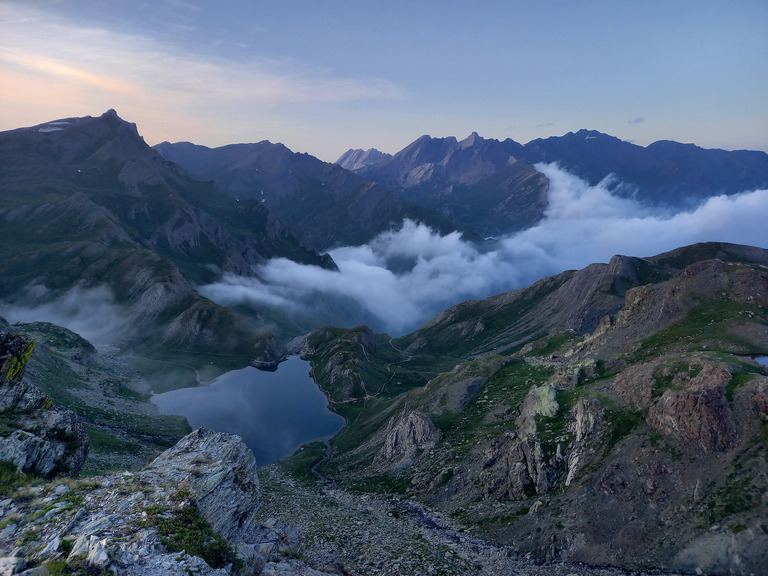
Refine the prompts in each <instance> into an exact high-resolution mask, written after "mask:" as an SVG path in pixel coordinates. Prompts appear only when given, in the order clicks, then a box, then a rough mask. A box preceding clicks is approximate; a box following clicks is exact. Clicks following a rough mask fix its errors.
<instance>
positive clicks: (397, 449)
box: [373, 411, 440, 466]
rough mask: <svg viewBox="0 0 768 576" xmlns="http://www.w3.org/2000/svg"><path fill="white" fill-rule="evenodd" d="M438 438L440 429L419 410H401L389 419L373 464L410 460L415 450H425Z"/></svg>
mask: <svg viewBox="0 0 768 576" xmlns="http://www.w3.org/2000/svg"><path fill="white" fill-rule="evenodd" d="M438 440H440V430H439V429H438V428H437V426H435V425H434V423H433V422H432V420H430V419H429V418H428V417H427V416H425V415H424V414H422V413H421V412H415V411H412V412H403V413H401V414H400V415H399V416H396V417H395V418H393V419H392V420H391V421H390V425H389V431H388V432H387V436H386V438H385V440H384V445H383V446H382V447H381V449H380V450H379V452H378V453H377V454H376V457H375V458H374V461H373V463H374V466H375V465H379V464H384V463H393V462H394V463H398V462H403V463H404V461H409V460H411V459H412V458H413V457H414V456H415V454H416V451H417V450H427V449H429V448H431V447H432V446H434V445H435V444H436V443H437V442H438Z"/></svg>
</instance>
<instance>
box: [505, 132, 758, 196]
mask: <svg viewBox="0 0 768 576" xmlns="http://www.w3.org/2000/svg"><path fill="white" fill-rule="evenodd" d="M520 157H521V158H525V159H526V160H527V161H528V162H531V163H536V162H558V163H559V164H560V165H561V166H562V167H563V168H565V169H566V170H568V171H569V172H571V173H573V174H575V175H577V176H579V177H580V178H583V179H584V180H587V181H588V182H589V183H590V184H593V185H594V184H597V183H598V182H600V181H601V180H602V179H603V178H605V177H606V176H608V175H609V174H614V175H615V176H616V177H617V178H618V180H619V181H620V182H621V184H623V185H624V187H622V188H619V189H617V190H616V192H617V193H619V194H622V195H635V196H636V197H637V198H638V199H640V200H644V201H648V202H652V203H655V204H666V205H670V206H687V205H691V204H697V203H699V202H701V201H702V200H703V199H705V198H708V197H710V196H716V195H719V194H737V193H739V192H744V191H746V190H757V189H763V188H766V187H768V154H766V153H765V152H759V151H751V150H736V151H726V150H717V149H713V150H708V149H704V148H699V147H698V146H695V145H693V144H681V143H679V142H672V141H667V140H664V141H659V142H654V143H653V144H650V145H649V146H647V147H642V146H637V145H635V144H631V143H629V142H625V141H623V140H619V139H618V138H615V137H613V136H609V135H607V134H602V133H600V132H596V131H594V130H579V131H578V132H576V133H573V132H569V133H568V134H565V135H564V136H557V137H552V138H546V139H537V140H532V141H531V142H529V143H528V144H526V145H525V146H523V148H522V152H521V153H520Z"/></svg>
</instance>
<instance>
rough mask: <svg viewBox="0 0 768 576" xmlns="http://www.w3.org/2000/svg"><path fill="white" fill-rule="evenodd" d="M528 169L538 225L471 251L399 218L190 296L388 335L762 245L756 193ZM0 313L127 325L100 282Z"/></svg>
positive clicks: (764, 228) (765, 203)
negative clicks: (622, 190) (638, 266)
mask: <svg viewBox="0 0 768 576" xmlns="http://www.w3.org/2000/svg"><path fill="white" fill-rule="evenodd" d="M536 168H537V169H538V170H540V171H542V172H543V173H544V174H546V176H547V177H548V178H549V180H550V188H549V207H548V208H547V210H546V213H545V217H544V218H543V220H541V222H539V223H538V224H537V225H536V226H534V227H532V228H529V229H527V230H524V231H522V232H519V233H517V234H513V235H510V236H507V237H504V238H499V239H496V240H494V241H493V242H488V243H485V244H484V245H482V246H480V245H476V244H474V243H472V242H468V241H465V240H463V239H462V237H461V234H459V233H458V232H455V233H452V234H447V235H445V236H441V235H440V234H439V233H437V232H435V231H433V230H432V229H430V228H429V227H428V226H425V225H423V224H419V223H416V222H413V221H405V222H403V223H402V225H401V226H400V227H399V228H397V229H393V230H390V231H387V232H384V233H382V234H380V235H379V236H377V237H376V238H374V239H373V240H371V241H370V242H369V243H367V244H365V245H363V246H344V247H337V248H334V249H332V250H330V254H331V256H332V257H333V259H334V261H335V262H336V264H337V266H338V271H334V270H326V269H323V268H319V267H316V266H307V265H303V264H297V263H296V262H292V261H290V260H287V259H284V258H278V259H273V260H270V261H268V262H267V263H266V264H264V265H263V266H260V267H258V268H257V269H256V272H257V274H258V278H254V277H242V276H236V275H232V274H228V275H225V276H224V277H223V278H222V279H221V281H219V282H217V283H215V284H209V285H206V286H201V287H199V288H198V291H199V292H200V293H201V294H202V295H204V296H206V297H208V298H210V299H212V300H214V301H215V302H217V303H219V304H222V305H225V306H252V307H254V308H257V309H263V308H264V307H269V308H278V309H280V310H282V311H284V312H285V313H286V314H287V315H288V316H289V317H290V318H292V319H293V320H294V321H295V322H296V325H297V326H301V327H303V328H305V329H307V330H309V329H311V328H312V327H314V326H317V325H318V324H323V323H325V324H334V325H336V326H347V327H352V326H356V325H359V324H367V325H369V326H371V327H372V328H373V329H374V330H376V331H379V332H388V333H389V334H390V335H392V336H396V335H401V334H404V333H407V332H408V331H410V330H413V329H415V328H417V327H418V326H419V325H420V324H422V323H423V322H425V321H426V320H428V319H429V318H430V317H431V316H433V315H434V314H436V313H438V312H440V311H441V310H444V309H445V308H448V307H449V306H452V305H454V304H457V303H459V302H462V301H464V300H468V299H479V298H485V297H487V296H491V295H493V294H498V293H500V292H505V291H507V290H511V289H513V288H520V287H524V286H527V285H529V284H531V283H533V282H535V281H536V280H539V279H541V278H543V277H545V276H549V275H553V274H557V273H559V272H562V271H564V270H569V269H579V268H583V267H584V266H587V265H589V264H591V263H593V262H607V261H608V260H610V258H611V257H612V256H613V255H615V254H623V255H628V256H638V257H645V256H653V255H656V254H659V253H662V252H665V251H668V250H672V249H674V248H678V247H680V246H685V245H689V244H694V243H696V242H706V241H720V242H732V243H736V244H747V245H752V246H759V247H762V248H768V190H756V191H746V192H744V193H742V194H738V195H732V196H717V197H712V198H709V199H708V200H707V201H706V202H704V203H703V204H701V205H699V206H698V207H696V208H693V209H690V210H685V211H674V212H673V211H670V210H668V209H666V210H665V209H662V208H655V207H649V206H645V205H643V204H641V203H640V202H637V201H635V200H632V199H628V198H621V197H618V196H615V195H613V194H611V193H610V191H609V189H616V188H617V183H616V182H615V181H608V180H606V181H605V182H602V183H600V184H598V185H596V186H590V185H589V184H587V183H586V182H584V181H583V180H581V179H579V178H577V177H575V176H573V175H571V174H569V173H568V172H566V171H564V170H562V169H561V168H559V167H558V166H557V165H556V164H539V165H537V166H536ZM0 316H3V317H5V318H6V319H7V320H9V321H10V322H12V323H13V322H32V321H38V320H42V321H49V322H53V323H56V324H59V325H62V326H66V327H67V328H70V329H71V330H74V331H75V332H78V333H79V334H81V335H82V336H84V337H85V338H87V339H89V340H90V341H92V342H94V343H110V342H113V341H117V340H120V339H121V338H123V337H124V336H125V335H126V334H127V333H129V332H130V327H131V324H132V321H133V318H132V317H131V316H130V314H129V312H128V311H127V310H125V309H124V308H123V307H121V306H120V305H118V304H116V303H115V301H114V299H113V297H112V294H111V293H110V291H109V290H108V289H107V288H106V287H100V288H95V289H88V290H86V289H82V288H79V287H77V288H74V289H73V290H71V291H69V292H67V293H66V294H63V295H61V296H59V297H57V298H56V299H47V300H46V301H45V303H44V304H40V305H36V306H29V307H19V306H4V307H3V306H0Z"/></svg>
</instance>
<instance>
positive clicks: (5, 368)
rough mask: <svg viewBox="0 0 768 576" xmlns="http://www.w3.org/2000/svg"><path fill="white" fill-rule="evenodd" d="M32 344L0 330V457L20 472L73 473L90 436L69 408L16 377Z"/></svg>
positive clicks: (18, 376)
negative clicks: (57, 404) (62, 406)
mask: <svg viewBox="0 0 768 576" xmlns="http://www.w3.org/2000/svg"><path fill="white" fill-rule="evenodd" d="M34 347H35V343H34V341H33V340H30V339H28V338H25V337H23V336H19V335H14V334H9V333H4V332H0V425H2V433H1V434H0V461H4V462H11V463H13V464H14V465H15V466H16V469H17V470H18V471H19V472H23V473H25V474H34V475H37V476H43V477H46V478H48V477H52V476H56V475H61V474H64V475H69V476H77V474H78V472H80V469H81V468H82V467H83V464H84V463H85V458H86V456H87V454H88V447H89V445H90V440H89V438H88V434H87V433H86V431H85V427H84V425H83V423H82V421H81V420H80V418H79V417H78V416H77V414H76V413H75V412H74V411H72V410H66V409H63V408H60V407H57V406H54V405H53V401H52V400H51V398H50V397H49V396H48V395H46V394H45V393H43V392H42V391H41V390H40V389H39V388H37V387H35V386H33V385H31V384H28V383H26V382H22V378H23V376H24V370H25V368H26V365H27V362H28V361H29V358H30V357H31V355H32V352H33V350H34Z"/></svg>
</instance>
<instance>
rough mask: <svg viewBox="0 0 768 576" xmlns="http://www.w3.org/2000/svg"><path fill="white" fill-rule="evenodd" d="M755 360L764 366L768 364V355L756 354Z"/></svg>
mask: <svg viewBox="0 0 768 576" xmlns="http://www.w3.org/2000/svg"><path fill="white" fill-rule="evenodd" d="M755 362H758V363H759V364H762V365H763V366H768V356H755Z"/></svg>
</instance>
